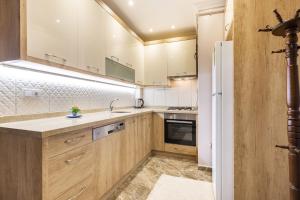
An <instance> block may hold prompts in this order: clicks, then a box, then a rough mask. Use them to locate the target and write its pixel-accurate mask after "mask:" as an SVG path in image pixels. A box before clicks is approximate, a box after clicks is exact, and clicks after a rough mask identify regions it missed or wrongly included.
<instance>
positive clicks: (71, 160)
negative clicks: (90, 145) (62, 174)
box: [65, 152, 85, 165]
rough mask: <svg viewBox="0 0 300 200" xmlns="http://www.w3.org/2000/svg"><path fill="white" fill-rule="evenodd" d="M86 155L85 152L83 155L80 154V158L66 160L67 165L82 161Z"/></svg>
mask: <svg viewBox="0 0 300 200" xmlns="http://www.w3.org/2000/svg"><path fill="white" fill-rule="evenodd" d="M84 155H85V152H84V153H82V154H79V155H78V156H75V157H73V158H71V159H68V160H66V161H65V163H67V164H68V165H71V164H72V163H74V162H75V161H77V160H80V159H81V158H82V156H84Z"/></svg>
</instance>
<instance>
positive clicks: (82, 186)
mask: <svg viewBox="0 0 300 200" xmlns="http://www.w3.org/2000/svg"><path fill="white" fill-rule="evenodd" d="M95 194H96V187H95V180H94V176H89V177H87V178H86V179H84V180H82V181H81V182H80V183H79V184H77V185H74V186H73V187H72V188H70V189H69V190H67V191H66V192H65V193H63V194H62V195H61V196H59V197H58V198H56V199H55V200H94V199H95V197H96V195H95Z"/></svg>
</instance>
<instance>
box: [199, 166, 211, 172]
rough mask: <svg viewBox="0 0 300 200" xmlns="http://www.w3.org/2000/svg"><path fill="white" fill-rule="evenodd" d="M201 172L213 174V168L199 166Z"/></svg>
mask: <svg viewBox="0 0 300 200" xmlns="http://www.w3.org/2000/svg"><path fill="white" fill-rule="evenodd" d="M198 169H199V170H203V171H208V172H212V168H211V167H207V166H198Z"/></svg>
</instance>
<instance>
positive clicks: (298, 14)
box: [295, 9, 300, 19]
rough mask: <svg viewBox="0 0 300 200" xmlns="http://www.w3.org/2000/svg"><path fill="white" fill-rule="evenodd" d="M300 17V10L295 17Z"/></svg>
mask: <svg viewBox="0 0 300 200" xmlns="http://www.w3.org/2000/svg"><path fill="white" fill-rule="evenodd" d="M298 17H300V9H299V10H297V12H296V15H295V19H297V18H298Z"/></svg>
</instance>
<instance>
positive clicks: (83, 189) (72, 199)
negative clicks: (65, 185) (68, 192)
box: [68, 186, 87, 200]
mask: <svg viewBox="0 0 300 200" xmlns="http://www.w3.org/2000/svg"><path fill="white" fill-rule="evenodd" d="M86 189H87V187H86V186H83V187H82V188H81V190H80V191H79V192H78V193H77V194H75V195H74V196H72V197H70V198H68V200H74V199H77V197H79V196H80V195H81V194H82V193H83V192H84V191H86Z"/></svg>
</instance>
